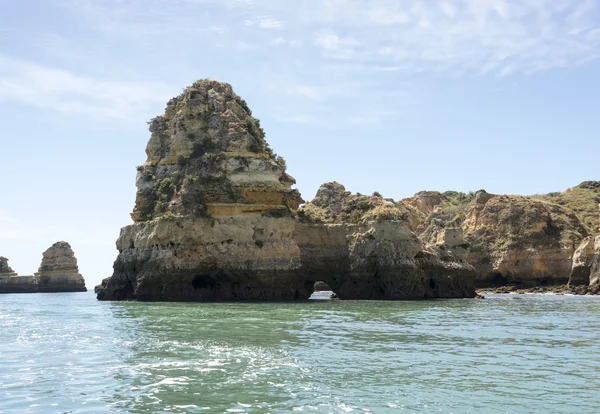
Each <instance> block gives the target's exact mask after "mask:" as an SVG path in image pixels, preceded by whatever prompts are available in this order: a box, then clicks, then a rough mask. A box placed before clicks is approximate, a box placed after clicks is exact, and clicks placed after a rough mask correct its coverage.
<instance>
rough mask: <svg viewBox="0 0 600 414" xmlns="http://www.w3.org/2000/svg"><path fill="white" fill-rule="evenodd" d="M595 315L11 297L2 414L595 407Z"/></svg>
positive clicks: (2, 325)
mask: <svg viewBox="0 0 600 414" xmlns="http://www.w3.org/2000/svg"><path fill="white" fill-rule="evenodd" d="M599 305H600V298H595V297H567V296H548V295H505V296H493V295H492V296H490V297H489V298H488V299H486V300H483V301H477V300H447V301H428V302H361V301H315V302H309V303H299V304H179V303H158V304H148V303H106V302H97V301H95V300H94V298H93V296H92V295H91V294H33V295H0V332H1V335H0V356H1V363H2V364H1V367H2V369H1V370H0V413H67V412H69V413H97V412H129V413H200V412H201V413H207V412H208V413H224V412H227V413H264V412H270V413H287V412H307V413H315V412H316V413H395V412H407V413H409V412H410V413H413V412H418V413H421V412H423V413H429V412H438V413H481V412H485V413H530V412H544V413H563V412H580V413H586V412H590V413H592V412H600V402H598V399H597V398H595V396H596V395H597V393H598V390H599V389H600V354H599V353H598V349H600V331H599V330H598V323H597V322H598V320H599V316H600V306H599Z"/></svg>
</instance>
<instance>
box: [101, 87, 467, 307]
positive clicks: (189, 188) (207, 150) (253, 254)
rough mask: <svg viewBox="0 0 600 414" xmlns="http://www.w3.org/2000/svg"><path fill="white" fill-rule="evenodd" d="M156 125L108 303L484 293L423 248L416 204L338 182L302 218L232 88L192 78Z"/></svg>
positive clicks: (105, 287)
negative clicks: (326, 290)
mask: <svg viewBox="0 0 600 414" xmlns="http://www.w3.org/2000/svg"><path fill="white" fill-rule="evenodd" d="M150 131H151V133H152V136H151V138H150V141H149V143H148V147H147V149H146V153H147V156H148V158H147V161H146V162H145V163H144V165H142V166H141V167H139V169H138V172H139V173H138V177H137V187H138V192H137V198H136V205H135V208H134V211H133V214H132V218H133V220H134V222H135V223H134V224H133V225H131V226H127V227H125V228H123V229H122V230H121V235H120V237H119V240H118V241H117V248H118V250H119V255H118V257H117V260H116V261H115V264H114V273H113V275H112V276H111V277H110V278H108V279H105V280H104V281H103V283H102V286H101V287H100V289H99V292H98V299H101V300H110V299H117V300H119V299H140V300H185V301H216V300H219V301H221V300H297V299H307V298H308V297H309V296H310V294H311V293H312V291H313V286H314V283H315V281H325V282H326V283H327V284H328V285H329V286H330V287H331V288H332V289H333V290H334V291H335V292H337V293H338V294H339V295H340V297H341V298H387V299H399V298H425V297H465V296H468V297H473V296H474V295H475V292H474V288H473V269H472V268H471V267H470V266H468V265H464V264H458V263H447V262H442V261H440V260H439V258H437V257H436V256H435V255H434V254H431V253H428V252H425V251H423V249H422V246H421V244H420V242H419V240H418V239H417V237H416V236H415V234H414V233H413V232H412V231H411V225H412V226H414V227H415V228H416V225H417V224H418V223H417V222H416V221H414V219H415V217H416V216H415V214H416V213H415V211H414V208H412V207H410V206H407V205H397V204H395V203H392V202H390V201H388V200H384V199H382V198H381V197H380V196H378V195H376V194H375V195H374V196H372V197H368V199H367V198H361V197H355V196H351V195H349V193H348V194H346V192H345V190H344V189H343V186H341V185H339V184H337V183H330V184H328V185H325V186H324V187H322V188H321V190H319V194H318V196H317V198H316V199H315V200H313V202H312V203H309V204H308V205H307V206H306V207H305V208H304V209H302V210H301V211H299V212H298V217H296V216H295V214H296V212H295V210H296V208H297V207H298V206H299V204H300V203H301V202H302V200H301V198H300V194H299V193H298V191H297V190H293V189H292V188H291V186H292V184H294V179H293V178H292V177H291V176H289V175H288V174H287V173H286V168H285V162H284V161H283V159H281V158H280V157H277V156H276V155H275V154H274V153H273V151H271V149H270V148H269V147H268V145H267V143H266V141H265V140H264V133H263V131H262V129H261V128H260V126H259V122H258V120H257V119H255V118H253V117H252V116H251V112H250V110H249V109H248V107H247V105H246V104H245V102H244V101H243V100H242V99H240V98H239V97H238V96H237V95H236V94H235V93H234V92H233V91H232V90H231V87H230V86H229V85H227V84H222V83H219V82H216V81H210V80H203V81H198V82H196V83H194V84H193V85H192V86H191V87H189V88H187V89H186V90H185V91H184V92H183V94H182V95H180V96H179V97H177V98H174V99H173V100H171V101H170V102H169V103H168V105H167V108H166V111H165V114H164V115H163V116H160V117H157V118H155V119H154V120H152V122H151V123H150ZM328 194H329V195H328ZM328 197H330V198H328ZM313 213H314V214H313ZM411 218H412V219H413V223H412V224H411Z"/></svg>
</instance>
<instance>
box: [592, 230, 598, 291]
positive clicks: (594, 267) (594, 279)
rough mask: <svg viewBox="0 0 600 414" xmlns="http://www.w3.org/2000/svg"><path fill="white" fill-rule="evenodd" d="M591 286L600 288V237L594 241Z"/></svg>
mask: <svg viewBox="0 0 600 414" xmlns="http://www.w3.org/2000/svg"><path fill="white" fill-rule="evenodd" d="M590 286H593V287H595V288H600V236H596V239H595V241H594V255H593V256H592V259H591V269H590Z"/></svg>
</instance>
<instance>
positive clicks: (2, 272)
mask: <svg viewBox="0 0 600 414" xmlns="http://www.w3.org/2000/svg"><path fill="white" fill-rule="evenodd" d="M16 275H17V273H16V272H15V271H14V270H12V269H11V267H10V266H9V265H8V259H7V258H6V257H0V277H2V276H16Z"/></svg>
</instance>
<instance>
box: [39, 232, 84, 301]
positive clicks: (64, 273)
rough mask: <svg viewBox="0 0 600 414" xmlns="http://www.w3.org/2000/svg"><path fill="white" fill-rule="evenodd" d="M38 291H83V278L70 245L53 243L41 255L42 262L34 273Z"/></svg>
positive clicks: (61, 242)
mask: <svg viewBox="0 0 600 414" xmlns="http://www.w3.org/2000/svg"><path fill="white" fill-rule="evenodd" d="M34 277H35V278H36V280H37V284H38V291H39V292H85V291H87V289H86V287H85V280H84V278H83V276H81V275H80V274H79V267H78V266H77V258H76V257H75V253H74V252H73V249H71V245H70V244H69V243H67V242H64V241H59V242H56V243H54V244H53V245H52V246H50V248H48V250H46V251H45V252H44V253H43V255H42V263H41V264H40V267H39V269H38V271H37V272H36V273H35V274H34Z"/></svg>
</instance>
